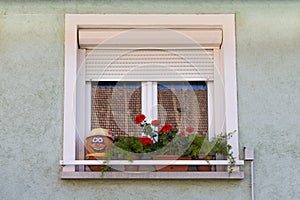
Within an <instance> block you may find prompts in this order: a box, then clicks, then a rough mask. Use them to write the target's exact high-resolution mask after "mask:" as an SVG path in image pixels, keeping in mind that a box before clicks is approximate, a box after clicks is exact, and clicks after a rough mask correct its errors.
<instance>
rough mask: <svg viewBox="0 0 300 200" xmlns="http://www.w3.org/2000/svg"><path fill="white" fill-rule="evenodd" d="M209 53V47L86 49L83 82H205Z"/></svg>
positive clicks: (210, 68) (211, 68) (208, 73)
mask: <svg viewBox="0 0 300 200" xmlns="http://www.w3.org/2000/svg"><path fill="white" fill-rule="evenodd" d="M213 55H214V53H213V50H212V49H210V50H205V49H134V50H132V49H129V50H126V49H118V50H117V49H115V50H109V49H102V50H100V49H95V50H88V51H87V54H86V59H85V62H86V63H85V67H86V73H85V74H86V81H132V80H135V81H184V80H186V81H192V80H202V81H209V80H213V74H214V57H213Z"/></svg>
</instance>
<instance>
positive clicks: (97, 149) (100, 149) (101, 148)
mask: <svg viewBox="0 0 300 200" xmlns="http://www.w3.org/2000/svg"><path fill="white" fill-rule="evenodd" d="M92 149H93V150H94V151H103V150H105V146H104V147H100V148H97V147H92Z"/></svg>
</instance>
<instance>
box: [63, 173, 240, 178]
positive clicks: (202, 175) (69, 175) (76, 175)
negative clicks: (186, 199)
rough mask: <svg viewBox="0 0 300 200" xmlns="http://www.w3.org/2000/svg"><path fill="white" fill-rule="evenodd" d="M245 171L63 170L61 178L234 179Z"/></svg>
mask: <svg viewBox="0 0 300 200" xmlns="http://www.w3.org/2000/svg"><path fill="white" fill-rule="evenodd" d="M243 178H244V172H242V171H234V172H232V173H231V174H229V173H228V172H105V173H104V174H102V173H101V172H61V179H234V180H241V179H243Z"/></svg>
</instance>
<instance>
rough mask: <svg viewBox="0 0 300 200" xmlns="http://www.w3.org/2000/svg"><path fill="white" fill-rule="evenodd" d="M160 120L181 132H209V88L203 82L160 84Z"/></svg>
mask: <svg viewBox="0 0 300 200" xmlns="http://www.w3.org/2000/svg"><path fill="white" fill-rule="evenodd" d="M158 118H159V119H160V120H161V121H162V122H163V123H169V124H171V125H172V126H173V127H176V128H177V129H179V131H185V129H186V128H187V127H188V126H192V127H193V128H194V129H195V131H194V132H195V133H198V134H202V133H207V131H208V108H207V86H206V83H205V82H202V81H190V82H158Z"/></svg>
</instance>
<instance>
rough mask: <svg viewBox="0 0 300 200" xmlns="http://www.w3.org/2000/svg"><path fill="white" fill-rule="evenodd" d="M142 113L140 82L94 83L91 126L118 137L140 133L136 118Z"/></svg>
mask: <svg viewBox="0 0 300 200" xmlns="http://www.w3.org/2000/svg"><path fill="white" fill-rule="evenodd" d="M139 113H141V83H140V82H108V81H105V82H104V81H103V82H93V83H92V117H91V123H92V124H91V126H92V129H94V128H106V129H110V130H112V131H113V132H114V133H115V134H117V135H126V134H128V135H133V134H138V133H139V132H140V128H139V127H138V126H137V125H136V124H135V116H136V115H137V114H139Z"/></svg>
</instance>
